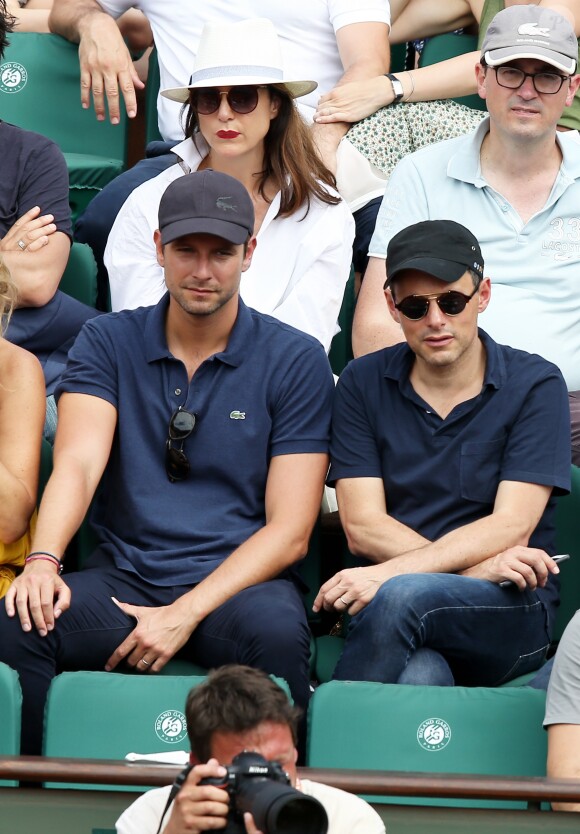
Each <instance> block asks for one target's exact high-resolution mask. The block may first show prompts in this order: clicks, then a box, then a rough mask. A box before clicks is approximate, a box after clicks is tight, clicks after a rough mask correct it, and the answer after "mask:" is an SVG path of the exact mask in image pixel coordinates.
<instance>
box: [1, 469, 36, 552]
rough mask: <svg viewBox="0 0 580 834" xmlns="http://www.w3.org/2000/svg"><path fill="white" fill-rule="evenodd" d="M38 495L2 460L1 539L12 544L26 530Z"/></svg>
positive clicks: (4, 542)
mask: <svg viewBox="0 0 580 834" xmlns="http://www.w3.org/2000/svg"><path fill="white" fill-rule="evenodd" d="M35 503H36V496H35V495H31V494H30V492H29V490H28V489H27V488H26V485H25V484H24V483H23V482H22V481H21V480H20V479H19V478H17V477H16V476H15V475H13V474H12V472H10V471H9V470H8V469H7V468H6V467H5V466H4V464H3V463H1V462H0V541H1V542H2V543H3V544H11V543H12V542H15V541H18V539H19V538H20V537H21V536H22V535H23V534H24V533H25V532H26V528H27V527H28V522H29V520H30V516H31V515H32V511H33V510H34V505H35Z"/></svg>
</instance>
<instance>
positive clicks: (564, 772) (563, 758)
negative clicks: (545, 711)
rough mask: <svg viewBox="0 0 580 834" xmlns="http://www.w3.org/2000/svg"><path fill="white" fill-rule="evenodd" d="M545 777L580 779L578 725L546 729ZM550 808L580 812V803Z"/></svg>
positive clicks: (553, 726) (579, 737)
mask: <svg viewBox="0 0 580 834" xmlns="http://www.w3.org/2000/svg"><path fill="white" fill-rule="evenodd" d="M547 775H548V776H549V777H551V778H552V779H580V725H578V724H552V725H551V726H550V727H548V765H547ZM552 808H553V809H554V811H576V812H580V802H553V803H552Z"/></svg>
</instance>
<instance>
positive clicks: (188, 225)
mask: <svg viewBox="0 0 580 834" xmlns="http://www.w3.org/2000/svg"><path fill="white" fill-rule="evenodd" d="M159 231H160V232H161V242H162V244H163V245H165V244H166V243H171V241H172V240H175V239H176V238H178V237H183V236H184V235H191V234H203V233H205V234H208V235H217V237H223V238H224V240H228V241H229V242H230V243H235V244H240V243H245V242H246V241H247V240H248V238H250V237H251V236H252V235H253V234H254V205H253V203H252V200H251V198H250V195H249V194H248V192H247V191H246V189H245V187H244V186H243V185H242V183H241V182H239V181H238V180H236V179H234V177H230V176H228V174H222V173H220V172H219V171H213V170H212V169H211V168H208V169H207V170H205V171H195V172H194V173H193V174H185V175H184V176H183V177H178V178H177V179H176V180H173V182H172V183H170V184H169V185H168V186H167V188H166V189H165V191H164V193H163V196H162V197H161V202H160V203H159Z"/></svg>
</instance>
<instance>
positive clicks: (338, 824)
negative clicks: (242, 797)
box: [116, 779, 385, 834]
mask: <svg viewBox="0 0 580 834" xmlns="http://www.w3.org/2000/svg"><path fill="white" fill-rule="evenodd" d="M299 784H300V790H301V791H302V792H303V793H305V794H307V796H313V797H314V798H315V799H318V801H319V802H320V803H321V804H322V805H323V806H324V808H325V810H326V813H327V814H328V834H385V826H384V824H383V821H382V820H381V818H380V817H379V815H378V814H377V812H376V811H375V810H374V809H373V808H371V806H370V805H369V804H368V803H366V802H365V801H364V800H363V799H361V798H360V797H358V796H355V795H354V794H351V793H347V792H346V791H341V790H338V788H331V787H329V786H328V785H321V784H320V783H319V782H311V781H310V780H309V779H302V780H300V783H299ZM170 790H171V786H170V785H168V786H167V787H165V788H155V789H154V790H151V791H147V793H144V794H143V795H142V796H140V797H139V798H138V799H136V800H135V802H133V804H132V805H130V806H129V808H127V810H126V811H124V812H123V814H121V816H120V817H119V819H118V820H117V824H116V828H117V834H155V832H156V831H157V828H158V827H159V820H160V819H161V814H162V813H163V809H164V808H165V805H166V803H167V799H168V797H169V792H170ZM170 816H171V810H168V811H167V814H166V815H165V819H164V820H163V826H162V828H161V831H162V832H163V831H164V830H165V826H166V825H167V824H168V822H169V818H170Z"/></svg>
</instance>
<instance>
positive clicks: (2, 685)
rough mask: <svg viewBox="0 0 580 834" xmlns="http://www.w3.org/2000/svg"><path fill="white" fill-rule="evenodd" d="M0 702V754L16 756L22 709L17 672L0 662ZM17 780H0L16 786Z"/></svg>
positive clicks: (3, 784)
mask: <svg viewBox="0 0 580 834" xmlns="http://www.w3.org/2000/svg"><path fill="white" fill-rule="evenodd" d="M0 704H1V705H2V721H0V756H18V755H19V754H20V721H21V711H22V692H21V690H20V681H19V680H18V675H17V673H16V672H15V671H14V670H13V669H11V668H10V667H9V666H6V664H5V663H0ZM17 785H18V782H14V781H11V780H10V781H9V780H7V779H3V780H0V786H1V787H5V788H6V787H10V788H14V787H17Z"/></svg>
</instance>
